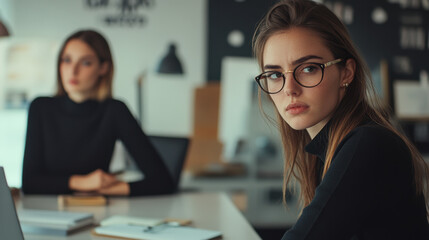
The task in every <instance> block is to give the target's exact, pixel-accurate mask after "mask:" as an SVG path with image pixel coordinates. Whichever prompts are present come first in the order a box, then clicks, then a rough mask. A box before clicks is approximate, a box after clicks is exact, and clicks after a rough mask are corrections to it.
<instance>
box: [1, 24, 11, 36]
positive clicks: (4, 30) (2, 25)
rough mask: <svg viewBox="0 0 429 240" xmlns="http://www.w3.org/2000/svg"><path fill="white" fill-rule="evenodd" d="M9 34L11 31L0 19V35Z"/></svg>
mask: <svg viewBox="0 0 429 240" xmlns="http://www.w3.org/2000/svg"><path fill="white" fill-rule="evenodd" d="M9 35H10V34H9V31H8V30H7V28H6V26H5V25H4V24H3V22H2V21H0V37H7V36H9Z"/></svg>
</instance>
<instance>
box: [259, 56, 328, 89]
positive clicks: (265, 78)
mask: <svg viewBox="0 0 429 240" xmlns="http://www.w3.org/2000/svg"><path fill="white" fill-rule="evenodd" d="M293 77H294V78H295V80H296V81H297V82H298V83H299V84H300V85H302V86H304V87H314V86H316V85H317V84H319V83H320V81H322V78H323V69H322V67H321V66H320V65H319V64H314V63H304V64H301V65H299V66H298V67H297V68H295V70H294V72H293ZM259 84H260V86H261V87H262V88H263V89H264V90H265V91H267V92H269V93H276V92H279V91H280V90H282V88H283V87H284V84H285V76H284V75H283V73H281V72H274V71H270V72H265V73H263V74H261V75H260V80H259Z"/></svg>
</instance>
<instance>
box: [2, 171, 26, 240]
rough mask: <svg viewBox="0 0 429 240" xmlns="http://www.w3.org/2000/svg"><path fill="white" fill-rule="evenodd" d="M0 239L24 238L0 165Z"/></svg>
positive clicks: (19, 239) (18, 239)
mask: <svg viewBox="0 0 429 240" xmlns="http://www.w3.org/2000/svg"><path fill="white" fill-rule="evenodd" d="M0 239H14V240H15V239H16V240H23V239H24V235H23V234H22V230H21V225H20V224H19V220H18V216H17V214H16V209H15V203H14V201H13V198H12V194H11V192H10V189H9V186H8V185H7V181H6V176H5V174H4V169H3V167H0Z"/></svg>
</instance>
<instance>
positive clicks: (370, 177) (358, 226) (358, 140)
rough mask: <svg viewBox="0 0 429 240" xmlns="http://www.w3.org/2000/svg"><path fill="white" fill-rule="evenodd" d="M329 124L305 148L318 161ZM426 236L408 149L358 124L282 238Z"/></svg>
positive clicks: (377, 128)
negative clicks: (294, 222)
mask: <svg viewBox="0 0 429 240" xmlns="http://www.w3.org/2000/svg"><path fill="white" fill-rule="evenodd" d="M328 131H329V124H328V125H327V126H325V127H324V128H323V129H322V130H321V132H320V133H319V134H318V135H317V136H316V137H315V138H314V139H313V140H312V141H311V142H310V143H309V144H308V145H307V146H306V147H305V150H306V151H307V152H308V153H310V154H314V155H316V156H317V161H321V163H322V164H319V165H323V163H324V161H325V154H326V151H327V144H328ZM297 239H308V240H310V239H326V240H336V239H345V240H349V239H353V240H381V239H386V240H387V239H389V240H392V239H401V240H404V239H407V240H408V239H410V240H411V239H419V240H420V239H421V240H424V239H425V240H427V239H429V225H428V221H427V218H426V206H425V199H424V197H423V196H422V195H417V194H416V190H415V184H414V175H413V167H412V163H411V155H410V151H409V149H408V148H407V146H406V145H405V143H404V142H403V141H402V140H401V139H400V138H399V136H397V135H396V134H394V133H392V132H391V131H389V130H387V129H386V128H384V127H381V126H378V125H376V124H375V123H371V122H370V123H367V124H364V125H361V126H359V127H357V128H356V129H354V130H353V131H351V132H350V133H349V134H348V135H347V136H346V137H345V138H344V139H343V140H342V141H341V143H340V144H339V145H338V147H337V149H336V151H335V154H334V157H333V159H332V163H331V166H330V168H329V170H328V171H327V173H326V175H325V176H324V178H323V179H322V180H321V182H320V183H319V185H318V186H317V188H316V192H315V196H314V198H313V200H312V201H311V203H310V204H309V205H308V206H307V207H305V208H304V209H303V212H302V215H301V216H300V217H299V219H298V220H297V222H296V224H295V225H294V226H293V227H292V228H291V229H290V230H289V231H287V232H286V233H285V235H284V236H283V238H282V240H297Z"/></svg>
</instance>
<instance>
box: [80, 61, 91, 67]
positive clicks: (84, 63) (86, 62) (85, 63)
mask: <svg viewBox="0 0 429 240" xmlns="http://www.w3.org/2000/svg"><path fill="white" fill-rule="evenodd" d="M91 64H92V62H91V61H86V60H85V61H82V65H84V66H91Z"/></svg>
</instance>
